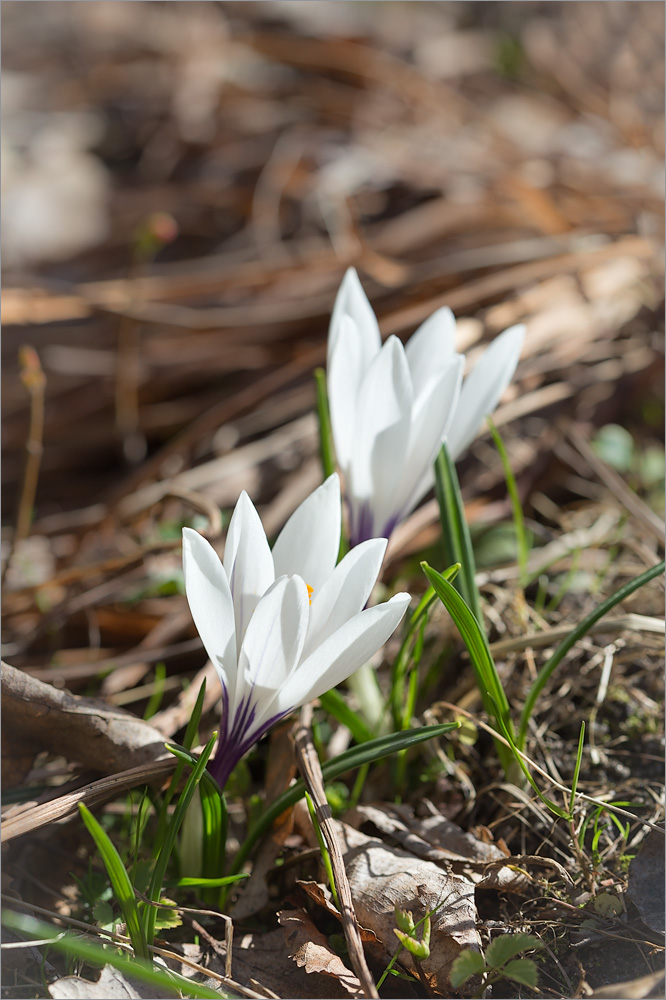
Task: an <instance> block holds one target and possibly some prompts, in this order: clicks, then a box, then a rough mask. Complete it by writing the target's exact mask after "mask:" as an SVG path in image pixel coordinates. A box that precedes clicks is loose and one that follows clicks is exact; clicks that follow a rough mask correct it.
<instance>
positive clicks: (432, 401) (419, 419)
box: [395, 354, 465, 520]
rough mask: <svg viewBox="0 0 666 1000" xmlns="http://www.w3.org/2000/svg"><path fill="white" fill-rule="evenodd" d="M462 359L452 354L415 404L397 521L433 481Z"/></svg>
mask: <svg viewBox="0 0 666 1000" xmlns="http://www.w3.org/2000/svg"><path fill="white" fill-rule="evenodd" d="M464 362H465V359H464V357H463V356H462V355H461V354H455V355H454V356H453V358H452V359H451V360H450V361H449V365H448V367H447V368H446V369H445V370H444V371H443V372H441V374H440V375H439V377H438V378H437V380H434V381H432V382H431V383H430V386H429V388H428V390H427V391H426V392H424V393H423V394H422V396H421V397H420V399H419V400H418V405H417V406H415V407H414V411H413V413H412V426H411V430H410V436H409V453H408V457H407V461H406V463H405V469H404V472H403V479H402V489H401V490H400V492H399V493H398V494H396V498H395V503H396V507H397V510H398V518H399V520H402V519H403V518H405V517H406V516H407V515H408V514H409V513H410V512H411V511H412V510H413V509H414V507H415V506H416V504H417V503H418V502H419V500H420V499H421V498H422V497H423V496H424V495H425V494H426V493H427V492H428V490H429V489H430V487H431V486H432V484H433V482H434V473H433V466H434V462H435V459H436V458H437V454H438V452H439V449H440V447H441V442H442V438H443V437H444V435H445V434H446V431H447V429H448V428H449V426H450V425H451V420H452V418H453V415H454V413H455V412H456V406H457V403H458V398H459V396H460V385H461V382H462V372H463V365H464Z"/></svg>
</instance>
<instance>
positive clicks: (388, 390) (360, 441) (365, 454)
mask: <svg viewBox="0 0 666 1000" xmlns="http://www.w3.org/2000/svg"><path fill="white" fill-rule="evenodd" d="M412 403H413V394H412V383H411V377H410V374H409V368H408V365H407V360H406V358H405V351H404V348H403V346H402V344H401V343H400V341H399V340H398V338H397V337H389V339H388V340H387V341H386V343H385V344H384V346H383V348H382V349H381V351H380V353H379V354H378V356H377V357H376V358H375V360H374V361H373V363H372V365H371V366H370V369H369V371H368V373H367V375H366V377H365V378H364V380H363V384H362V386H361V398H360V400H359V406H358V410H357V414H358V423H357V428H356V440H355V444H354V454H353V459H352V466H351V469H350V475H349V483H348V489H349V491H350V493H352V494H353V496H354V498H355V500H356V501H360V502H363V500H366V501H367V502H368V503H369V504H370V506H371V507H372V511H373V514H374V527H373V531H372V532H371V533H370V535H369V536H366V537H378V536H380V535H382V534H383V527H384V524H385V522H387V521H388V520H389V519H390V517H391V514H392V512H393V510H394V500H395V496H394V494H395V492H396V490H397V488H398V484H399V482H400V478H401V476H402V471H403V467H404V463H405V458H406V455H407V447H408V444H409V432H410V425H411V413H412ZM356 527H357V526H356Z"/></svg>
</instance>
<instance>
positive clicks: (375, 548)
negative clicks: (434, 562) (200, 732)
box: [183, 475, 409, 786]
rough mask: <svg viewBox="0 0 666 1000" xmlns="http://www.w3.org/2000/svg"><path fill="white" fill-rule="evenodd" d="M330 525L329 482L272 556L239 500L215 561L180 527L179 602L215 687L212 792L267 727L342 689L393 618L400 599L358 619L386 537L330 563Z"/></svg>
mask: <svg viewBox="0 0 666 1000" xmlns="http://www.w3.org/2000/svg"><path fill="white" fill-rule="evenodd" d="M340 523H341V512H340V482H339V479H338V477H337V475H332V476H330V477H329V478H328V479H327V480H326V482H325V483H324V484H323V485H322V486H320V487H319V488H318V489H317V490H315V491H314V493H312V494H311V495H310V496H309V497H308V498H307V499H306V500H305V501H304V502H303V503H302V504H301V505H300V507H299V508H298V509H297V510H296V511H295V512H294V514H292V516H291V517H290V519H289V520H288V521H287V523H286V525H285V526H284V528H283V529H282V531H281V533H280V535H279V536H278V539H277V541H276V543H275V546H274V547H273V551H272V552H271V550H270V548H269V545H268V541H267V539H266V534H265V532H264V529H263V527H262V524H261V520H260V518H259V515H258V514H257V512H256V510H255V508H254V506H253V504H252V501H251V500H250V498H249V497H248V495H247V494H246V493H242V494H241V496H240V498H239V500H238V503H237V504H236V509H235V510H234V513H233V516H232V518H231V523H230V524H229V531H228V534H227V540H226V545H225V550H224V560H223V561H220V559H219V558H218V556H217V554H216V552H215V550H214V549H213V547H212V546H211V545H210V544H209V543H208V542H207V541H206V540H205V539H204V538H203V537H202V536H201V535H199V534H198V533H197V532H196V531H193V530H192V529H191V528H184V529H183V565H184V572H185V589H186V593H187V599H188V601H189V605H190V609H191V611H192V617H193V618H194V621H195V624H196V626H197V629H198V631H199V635H200V636H201V641H202V642H203V644H204V646H205V648H206V652H207V653H208V655H209V657H210V659H211V660H212V662H213V664H214V665H215V668H216V669H217V673H218V676H219V678H220V681H221V684H222V704H223V707H222V721H221V724H220V737H219V743H218V747H217V751H216V754H215V758H214V760H213V762H212V764H211V765H210V770H211V771H212V773H213V775H214V776H215V778H217V780H218V782H219V783H220V785H222V786H224V784H225V783H226V780H227V778H228V777H229V774H230V773H231V771H232V770H233V768H234V767H235V765H236V764H237V763H238V761H239V760H240V758H241V757H242V756H243V754H244V753H245V752H246V751H247V750H248V749H249V748H250V747H251V746H252V745H253V744H254V743H256V742H257V740H258V739H259V738H260V737H261V736H262V735H263V734H264V733H265V732H266V731H267V729H269V727H270V726H272V725H273V724H274V723H275V722H276V721H277V720H278V719H281V718H283V717H284V716H285V715H288V714H289V713H290V712H293V711H294V709H296V708H299V707H300V706H301V705H303V704H304V703H305V702H307V701H311V700H312V699H313V698H317V697H318V696H319V695H320V694H323V693H324V692H325V691H328V690H329V689H330V688H332V687H335V686H336V684H339V683H340V682H341V681H343V680H345V679H346V678H347V677H348V676H349V675H350V674H351V673H353V671H355V670H356V669H358V667H360V666H361V665H362V664H363V663H365V662H366V661H367V660H368V659H369V658H370V657H371V656H372V655H373V654H374V653H375V652H376V651H377V650H378V649H379V648H380V646H382V645H383V644H384V643H385V642H386V640H387V639H388V638H389V636H390V635H391V634H392V633H393V631H394V629H395V628H396V627H397V625H398V623H399V622H400V620H401V618H402V616H403V614H404V613H405V609H406V608H407V605H408V604H409V594H396V596H395V597H393V598H391V600H390V601H388V602H387V603H386V604H380V605H377V606H376V607H372V608H367V609H365V610H363V609H364V608H365V605H366V603H367V600H368V598H369V596H370V592H371V590H372V588H373V586H374V584H375V581H376V579H377V575H378V573H379V570H380V567H381V563H382V559H383V557H384V550H385V548H386V539H383V538H374V539H371V540H368V541H366V542H365V543H364V544H363V545H359V546H358V547H357V548H355V549H354V550H352V551H351V552H349V553H348V554H347V555H346V556H345V558H344V559H343V560H342V561H341V562H340V563H339V564H338V565H337V566H336V559H337V555H338V548H339V543H340Z"/></svg>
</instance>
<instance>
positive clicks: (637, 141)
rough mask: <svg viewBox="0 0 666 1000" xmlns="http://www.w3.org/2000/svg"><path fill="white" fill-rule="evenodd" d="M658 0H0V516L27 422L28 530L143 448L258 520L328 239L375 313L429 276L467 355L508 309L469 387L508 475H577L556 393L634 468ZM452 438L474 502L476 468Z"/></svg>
mask: <svg viewBox="0 0 666 1000" xmlns="http://www.w3.org/2000/svg"><path fill="white" fill-rule="evenodd" d="M663 20H664V6H663V4H662V3H652V2H622V0H614V2H612V3H607V2H571V3H538V2H519V3H514V2H500V3H484V2H478V3H467V2H442V3H439V2H427V3H421V2H409V3H403V2H400V0H396V2H389V3H383V2H331V0H317V2H308V0H299V2H295V0H273V2H268V3H264V2H261V0H256V2H253V3H233V2H222V3H199V2H187V3H180V2H175V3H161V2H134V0H132V2H126V3H112V2H95V3H92V2H80V3H79V2H76V3H74V2H59V0H56V2H48V3H46V2H31V3H27V4H26V3H21V2H13V0H6V2H5V3H3V5H2V28H3V37H2V44H3V73H2V82H3V87H2V112H3V129H2V168H3V169H2V209H3V227H2V249H3V263H4V295H3V302H2V318H3V321H4V338H3V347H2V351H3V361H4V365H3V375H2V388H3V394H2V395H3V403H2V405H3V427H4V454H5V461H4V462H3V471H2V476H3V486H4V491H3V493H4V504H5V507H4V519H3V524H4V525H5V526H7V525H9V524H13V523H15V519H16V510H17V507H18V506H19V499H20V494H21V489H24V487H25V473H24V470H25V466H26V442H27V441H29V440H32V442H33V443H32V453H33V455H34V452H35V450H37V451H39V450H40V448H41V444H40V441H41V443H43V451H41V465H40V467H39V470H38V476H36V477H35V478H36V481H37V486H36V496H35V503H34V511H35V515H36V523H35V526H34V534H35V535H36V536H40V535H48V534H52V533H53V532H54V531H55V532H56V533H57V532H58V531H61V530H62V531H65V529H66V528H67V527H68V526H70V527H71V525H72V524H75V525H78V527H77V531H80V530H82V529H83V527H85V526H86V525H94V524H96V523H99V522H100V519H101V518H103V517H104V516H106V515H108V514H109V512H113V513H114V515H115V516H117V517H119V518H120V519H121V521H122V523H124V524H129V523H130V522H131V520H132V518H136V517H138V516H139V514H140V512H141V511H145V510H146V509H148V507H149V504H150V503H151V502H152V503H154V502H156V499H157V500H159V498H160V495H161V494H160V493H159V488H158V487H155V488H156V489H157V492H155V491H153V493H150V491H149V492H147V493H146V492H145V490H146V489H147V488H148V487H149V486H150V485H151V484H158V485H159V483H160V482H161V481H163V480H165V479H166V478H170V479H171V480H172V481H175V482H178V483H180V488H182V489H191V490H193V489H196V490H198V491H199V492H200V493H201V494H202V495H204V496H206V497H208V498H209V499H211V500H212V501H214V502H215V503H216V504H220V505H222V506H227V505H229V504H231V503H233V502H234V501H235V498H236V496H237V494H238V491H239V489H242V488H246V489H248V490H250V491H251V493H252V494H253V495H254V496H255V497H256V498H257V499H258V500H259V501H260V502H261V503H268V502H273V501H275V503H276V506H273V507H272V508H271V511H272V515H273V516H272V520H271V519H270V518H269V524H272V525H273V526H274V527H277V526H278V525H279V523H280V521H281V519H282V518H283V517H284V516H285V515H286V514H287V513H288V512H289V510H290V509H292V508H293V507H294V506H295V505H296V503H297V502H298V501H299V500H300V499H301V497H302V496H303V495H305V494H307V492H308V491H309V490H310V489H311V488H312V486H313V485H314V484H315V483H316V482H317V481H318V477H319V469H318V464H317V438H316V426H315V423H314V418H313V416H312V405H313V400H314V391H313V385H312V378H311V373H312V369H313V367H314V366H315V365H317V364H322V363H323V362H324V359H325V339H326V331H327V323H328V317H329V315H330V310H331V307H332V304H333V300H334V297H335V292H336V290H337V287H338V285H339V282H340V280H341V278H342V275H343V274H344V271H345V269H346V268H347V267H348V266H350V265H354V266H355V267H356V268H357V269H358V271H359V274H360V276H361V280H362V282H363V284H364V287H365V288H366V291H367V292H368V294H369V296H370V299H371V301H372V303H373V306H374V308H375V310H376V311H377V313H378V315H379V317H380V321H381V326H382V331H383V333H384V334H385V335H387V334H389V333H397V334H398V335H399V336H401V337H405V336H406V335H408V334H409V333H411V332H412V330H413V329H414V328H415V327H416V326H417V325H418V323H419V322H421V321H422V320H423V319H425V318H426V317H427V316H428V315H429V314H430V313H431V312H432V311H433V310H434V309H435V308H436V307H437V306H439V305H442V304H448V305H450V306H451V308H453V310H454V312H455V313H456V316H457V317H459V319H460V323H459V349H462V350H467V351H468V356H469V357H470V358H471V359H472V360H473V359H474V356H475V354H474V351H475V345H476V344H477V343H478V342H480V341H482V340H484V339H488V338H489V337H491V336H494V335H495V334H496V333H497V332H499V331H500V330H501V329H503V328H504V327H506V326H508V325H510V324H512V323H514V322H518V321H525V322H527V324H528V337H527V343H526V346H525V351H524V355H523V362H522V363H521V367H520V369H519V372H518V381H517V384H516V385H515V386H514V387H513V388H512V389H511V390H510V392H509V395H508V397H507V400H508V401H507V404H506V406H505V407H504V409H502V410H500V411H499V416H498V419H499V423H500V425H507V424H509V423H510V425H511V428H512V429H513V432H515V433H513V432H512V435H511V436H510V440H508V447H509V451H510V454H511V458H512V461H513V463H514V468H515V470H516V474H517V475H518V477H519V479H520V478H521V477H522V480H521V481H522V482H523V486H524V492H525V494H526V495H527V494H529V493H530V491H531V490H532V489H533V488H534V490H536V491H537V492H538V493H539V495H541V496H547V497H549V498H550V501H551V502H552V500H553V499H554V500H555V501H556V502H560V501H561V500H562V499H563V498H564V499H571V498H572V497H576V496H580V494H585V493H587V494H590V493H591V492H592V493H593V492H594V490H593V489H592V486H589V487H587V488H586V487H585V483H584V479H585V475H584V474H583V473H581V470H580V469H576V468H572V467H571V466H570V465H566V460H567V455H568V456H569V458H571V455H570V454H569V452H570V450H571V444H570V442H569V443H567V441H566V432H565V431H564V430H562V429H561V425H560V424H559V423H558V421H560V420H562V419H566V420H570V421H576V422H577V426H578V428H579V430H581V429H582V431H583V432H584V434H585V435H586V436H588V437H589V436H590V435H591V434H593V433H596V432H597V431H599V429H601V428H606V427H607V426H608V425H610V426H611V427H612V428H613V429H612V430H611V431H610V432H608V431H606V430H604V431H603V435H605V438H604V441H602V445H603V447H604V448H606V452H605V454H606V455H607V456H608V455H610V456H611V458H612V461H613V462H614V463H615V465H616V468H619V469H622V466H623V463H624V471H625V472H626V471H628V470H629V471H631V473H632V474H633V475H635V476H636V477H638V487H640V488H645V489H646V490H647V491H648V492H649V490H650V489H652V488H653V487H658V486H659V485H660V479H661V477H662V476H663V467H661V464H662V462H663V451H661V450H660V449H661V444H660V440H661V428H662V423H663V405H662V390H661V383H662V371H663V338H662V332H661V320H660V311H661V301H662V277H661V275H662V245H663V193H664V167H663V155H664V118H663V97H664V57H663V48H664V30H663V28H664V25H663ZM24 345H29V346H30V347H32V348H33V349H34V351H35V352H36V354H31V353H30V352H28V353H26V352H24V353H23V354H21V349H22V347H23V346H24ZM36 373H37V374H36ZM19 375H21V377H19ZM44 379H45V381H44ZM37 383H39V386H41V388H39V387H38V388H36V385H37ZM42 383H43V385H42ZM40 395H41V398H42V403H43V408H44V412H43V429H42V428H41V426H40V413H39V406H40V403H39V397H40ZM36 400H37V402H36ZM31 414H32V416H31ZM558 427H559V428H560V429H559V430H557V429H556V428H558ZM618 427H619V430H617V428H618ZM31 428H32V429H31ZM37 439H40V441H37V443H36V444H35V441H36V440H37ZM42 439H43V440H42ZM484 448H485V452H484ZM567 449H569V452H567ZM29 450H30V449H29ZM637 454H638V455H639V457H638V458H637V457H636V456H637ZM645 455H647V456H648V458H647V459H646V460H645V461H644V457H645ZM476 456H477V460H478V458H479V457H480V458H481V459H482V460H484V458H485V465H482V466H481V467H479V466H478V465H476V466H475V472H474V475H473V477H471V478H470V477H469V476H468V475H467V474H466V472H465V469H466V468H467V465H469V462H468V463H467V465H466V466H465V467H463V472H462V478H463V484H464V485H465V489H466V495H467V497H468V499H470V500H474V499H475V497H476V499H477V500H478V505H477V506H478V509H477V514H479V513H480V509H481V508H483V507H485V506H486V505H488V504H490V503H491V500H492V490H493V488H494V487H498V484H499V483H501V481H502V476H501V469H499V465H498V460H497V457H496V456H495V455H491V453H490V449H489V448H488V447H487V446H486V445H485V444H484V441H483V440H481V441H480V442H479V443H478V445H477V447H476ZM558 461H559V463H560V464H559V465H558ZM563 462H564V466H563V465H562V463H563ZM641 462H643V465H641V464H640V463H641ZM28 464H29V463H28ZM579 464H580V463H579ZM192 465H194V466H196V467H198V470H199V471H198V473H197V474H196V475H195V474H194V472H195V471H196V470H192V468H191V466H192ZM574 466H575V462H574ZM479 468H481V470H482V471H481V472H479ZM655 468H656V470H657V471H656V472H655ZM33 472H34V468H33ZM174 476H176V477H179V476H180V477H181V478H180V479H177V480H173V479H172V477H174ZM187 476H189V478H187ZM183 477H185V478H183ZM641 477H643V478H642V479H641ZM22 484H23V485H22ZM498 488H499V487H498ZM537 488H538V490H537ZM139 489H143V490H144V492H143V493H140V492H139V493H137V491H138V490H139ZM576 491H578V493H577V492H576ZM276 498H277V499H276ZM488 498H490V499H488ZM24 502H25V497H24ZM539 502H541V503H542V507H543V509H544V510H545V511H546V513H549V512H550V513H552V511H549V509H548V502H549V501H548V500H543V501H539ZM72 511H79V512H83V513H80V514H79V515H77V516H78V520H77V519H76V517H75V518H74V520H72V518H71V517H70V520H67V517H65V515H66V514H67V513H68V512H72ZM271 511H269V513H271ZM491 516H492V509H489V511H488V517H491ZM63 517H64V520H62V518H63ZM54 518H55V520H53V519H54ZM59 518H60V520H59ZM96 544H100V543H99V540H98V542H97V543H96ZM114 544H116V543H114ZM66 549H67V546H65V545H64V543H63V558H65V559H66V558H68V556H67V552H66V551H65V550H66ZM69 551H70V552H71V550H69ZM52 558H54V556H53V553H52V552H51V553H50V555H49V559H52ZM55 558H57V556H56V557H55ZM44 572H47V571H46V570H45V571H44ZM16 582H20V579H18V578H17V581H16Z"/></svg>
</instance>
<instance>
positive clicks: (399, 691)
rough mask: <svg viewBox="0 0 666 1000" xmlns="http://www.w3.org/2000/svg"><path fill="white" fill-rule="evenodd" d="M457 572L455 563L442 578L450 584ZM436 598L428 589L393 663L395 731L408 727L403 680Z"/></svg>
mask: <svg viewBox="0 0 666 1000" xmlns="http://www.w3.org/2000/svg"><path fill="white" fill-rule="evenodd" d="M459 570H460V563H455V564H454V565H453V566H449V568H448V569H446V570H444V573H443V576H445V577H446V579H447V580H449V581H450V582H452V581H453V580H454V579H455V578H456V576H457V574H458V572H459ZM436 598H437V594H436V593H435V590H434V588H433V587H428V589H427V590H426V592H425V594H424V595H423V597H422V598H421V600H420V601H419V604H418V606H417V608H416V610H415V611H414V614H413V615H412V616H411V618H410V621H409V627H408V629H407V634H406V635H405V638H404V639H403V642H402V645H401V646H400V649H399V651H398V655H397V656H396V658H395V661H394V663H393V670H392V673H391V690H390V694H389V702H390V706H391V712H392V714H393V726H394V728H395V729H406V728H407V727H408V725H409V722H407V723H406V724H404V725H403V723H402V720H403V719H404V717H405V714H406V710H405V703H406V701H407V697H406V695H405V680H406V677H407V668H408V667H409V663H410V660H411V658H412V656H413V651H414V648H415V646H416V641H417V637H418V634H419V631H420V630H421V629H422V628H423V626H424V625H425V622H426V621H427V614H428V611H429V610H430V607H431V605H432V603H433V601H434V600H436ZM410 714H411V713H410Z"/></svg>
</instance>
